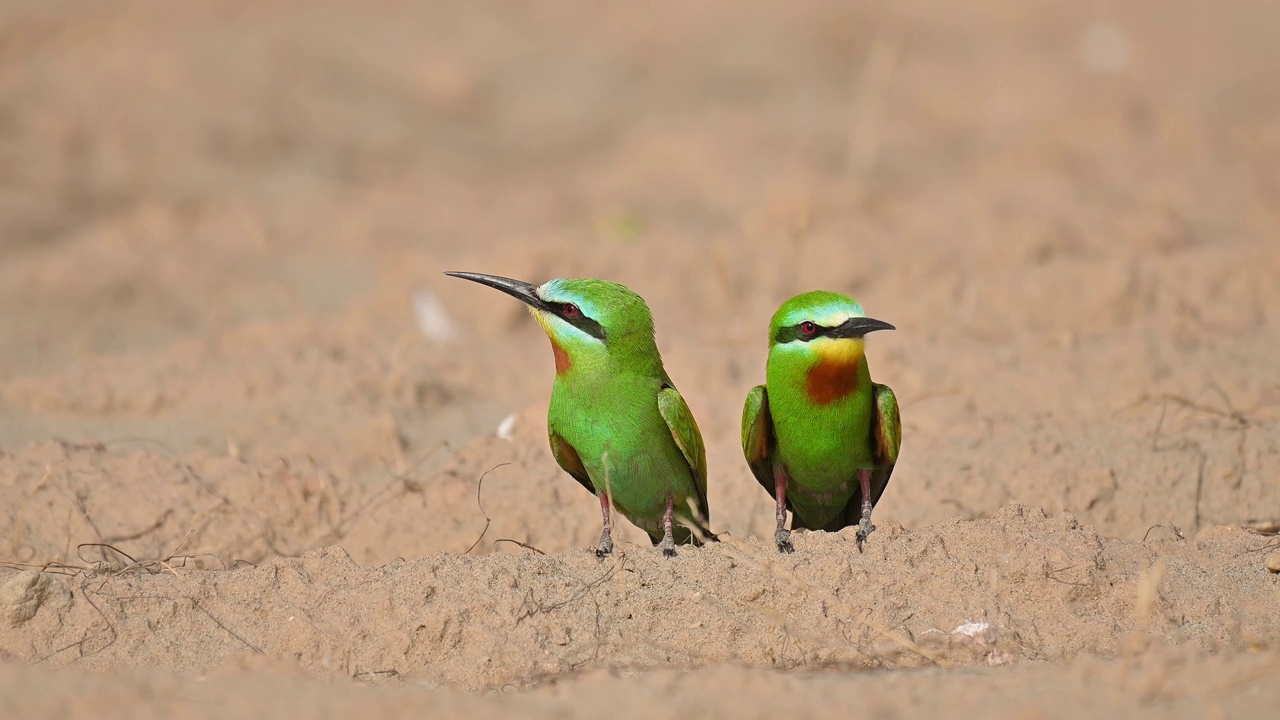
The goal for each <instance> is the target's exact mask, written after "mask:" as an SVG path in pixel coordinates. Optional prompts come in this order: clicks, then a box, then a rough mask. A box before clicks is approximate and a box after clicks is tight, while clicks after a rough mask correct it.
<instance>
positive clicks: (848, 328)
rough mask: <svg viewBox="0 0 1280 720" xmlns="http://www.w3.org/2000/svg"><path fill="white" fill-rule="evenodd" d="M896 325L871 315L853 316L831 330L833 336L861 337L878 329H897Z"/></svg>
mask: <svg viewBox="0 0 1280 720" xmlns="http://www.w3.org/2000/svg"><path fill="white" fill-rule="evenodd" d="M896 329H897V328H895V327H894V326H892V325H890V324H889V323H887V322H885V321H883V320H876V319H875V318H869V317H851V318H849V319H848V320H845V321H844V322H842V323H840V325H839V326H838V327H835V328H833V329H832V330H831V332H830V336H831V337H833V338H860V337H862V336H863V335H866V334H867V333H870V332H875V331H876V330H896Z"/></svg>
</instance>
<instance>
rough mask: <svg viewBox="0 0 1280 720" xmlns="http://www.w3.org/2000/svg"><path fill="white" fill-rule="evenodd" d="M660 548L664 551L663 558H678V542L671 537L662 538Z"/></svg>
mask: <svg viewBox="0 0 1280 720" xmlns="http://www.w3.org/2000/svg"><path fill="white" fill-rule="evenodd" d="M658 547H659V548H660V549H661V550H662V555H663V557H669V558H673V557H675V556H676V541H675V540H674V539H672V537H671V536H670V535H668V536H666V537H664V538H662V542H660V543H658Z"/></svg>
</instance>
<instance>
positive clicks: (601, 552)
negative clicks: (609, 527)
mask: <svg viewBox="0 0 1280 720" xmlns="http://www.w3.org/2000/svg"><path fill="white" fill-rule="evenodd" d="M612 552H613V537H612V536H610V534H609V533H608V532H605V533H604V534H602V535H601V536H600V544H599V545H597V546H596V557H597V558H599V559H600V560H603V559H604V556H605V555H608V554H610V553H612Z"/></svg>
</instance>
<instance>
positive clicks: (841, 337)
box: [769, 290, 894, 364]
mask: <svg viewBox="0 0 1280 720" xmlns="http://www.w3.org/2000/svg"><path fill="white" fill-rule="evenodd" d="M893 329H894V327H893V326H892V325H890V324H889V323H887V322H884V321H883V320H875V319H872V318H869V317H867V316H866V314H865V313H863V311H862V306H861V305H859V304H858V303H857V302H856V301H854V299H853V298H851V297H849V296H848V295H842V294H840V293H835V292H828V291H826V290H815V291H813V292H807V293H804V294H801V295H796V296H795V297H793V298H791V299H790V300H788V301H786V302H785V303H783V304H782V307H780V308H778V311H777V312H776V313H774V314H773V320H772V322H770V323H769V348H770V353H771V354H772V353H775V352H777V353H787V354H790V353H798V354H802V355H804V356H806V357H811V358H813V359H814V360H824V361H828V362H832V363H838V364H848V363H853V362H856V361H857V360H858V358H860V357H861V356H862V353H863V351H864V349H865V346H864V341H863V337H864V336H865V335H866V334H867V333H870V332H875V331H876V330H893Z"/></svg>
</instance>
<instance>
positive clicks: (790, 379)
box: [768, 338, 871, 406]
mask: <svg viewBox="0 0 1280 720" xmlns="http://www.w3.org/2000/svg"><path fill="white" fill-rule="evenodd" d="M788 345H790V344H788ZM863 349H864V344H863V342H862V340H861V339H853V338H843V339H839V340H829V339H822V340H815V341H814V342H812V343H808V344H806V345H804V346H798V347H788V346H787V345H775V346H773V348H771V349H770V351H769V367H768V370H769V380H770V392H774V387H775V386H777V387H778V388H779V389H782V387H786V388H787V389H788V390H791V391H793V392H796V393H797V394H800V393H802V394H803V397H804V398H805V399H806V400H807V401H808V402H810V403H813V404H815V405H819V406H824V405H830V404H832V403H835V402H838V401H840V400H843V399H844V398H847V397H849V396H850V395H853V394H854V393H856V392H857V391H858V390H859V389H861V388H866V387H870V383H871V375H870V372H869V371H868V369H867V359H866V355H865V354H864V353H863Z"/></svg>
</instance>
